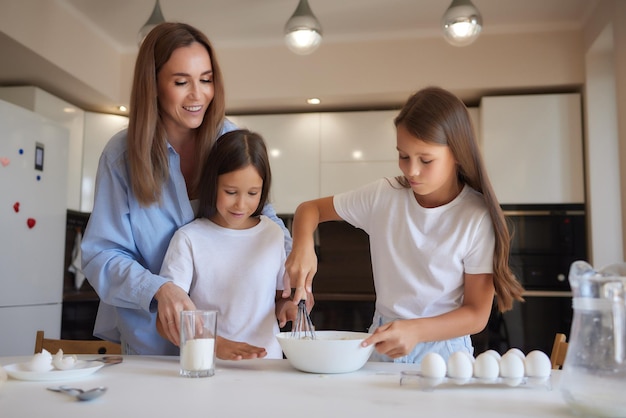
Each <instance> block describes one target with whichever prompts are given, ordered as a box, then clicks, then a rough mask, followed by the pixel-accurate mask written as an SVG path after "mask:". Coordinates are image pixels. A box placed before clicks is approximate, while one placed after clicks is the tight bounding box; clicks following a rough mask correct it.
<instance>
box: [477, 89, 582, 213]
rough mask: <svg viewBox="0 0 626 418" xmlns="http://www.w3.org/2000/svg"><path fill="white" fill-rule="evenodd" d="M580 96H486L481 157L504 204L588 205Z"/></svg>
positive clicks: (483, 103)
mask: <svg viewBox="0 0 626 418" xmlns="http://www.w3.org/2000/svg"><path fill="white" fill-rule="evenodd" d="M581 117H582V116H581V98H580V95H579V94H539V95H521V96H500V97H483V99H482V100H481V104H480V129H481V141H480V142H481V144H482V152H483V156H484V159H485V164H486V166H487V172H488V174H489V178H490V180H491V182H492V184H493V187H494V189H495V192H496V196H497V197H498V200H499V201H500V203H502V204H563V203H584V201H585V193H584V180H583V173H584V171H583V143H582V123H581Z"/></svg>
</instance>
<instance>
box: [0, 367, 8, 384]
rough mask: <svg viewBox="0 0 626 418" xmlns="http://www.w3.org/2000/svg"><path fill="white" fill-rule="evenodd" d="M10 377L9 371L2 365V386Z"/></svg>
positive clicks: (0, 375) (0, 376) (0, 373)
mask: <svg viewBox="0 0 626 418" xmlns="http://www.w3.org/2000/svg"><path fill="white" fill-rule="evenodd" d="M8 379H9V376H8V375H7V371H6V370H4V367H2V366H0V387H2V385H4V382H6V381H7V380H8Z"/></svg>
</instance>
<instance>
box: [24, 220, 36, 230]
mask: <svg viewBox="0 0 626 418" xmlns="http://www.w3.org/2000/svg"><path fill="white" fill-rule="evenodd" d="M36 223H37V221H36V220H34V219H33V218H28V219H27V220H26V225H28V228H30V229H33V227H34V226H35V224H36Z"/></svg>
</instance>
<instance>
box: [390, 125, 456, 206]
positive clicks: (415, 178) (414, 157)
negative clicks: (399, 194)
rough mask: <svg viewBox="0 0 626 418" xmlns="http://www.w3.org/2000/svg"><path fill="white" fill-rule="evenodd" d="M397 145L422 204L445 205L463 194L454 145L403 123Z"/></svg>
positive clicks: (406, 173)
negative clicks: (436, 140)
mask: <svg viewBox="0 0 626 418" xmlns="http://www.w3.org/2000/svg"><path fill="white" fill-rule="evenodd" d="M397 148H398V154H399V166H400V170H402V173H403V174H404V177H406V179H407V181H408V182H409V184H410V185H411V189H413V193H414V194H415V198H416V199H417V201H418V203H419V204H420V205H422V206H424V207H437V206H441V205H444V204H446V203H448V202H450V201H452V200H453V199H454V198H455V197H456V196H457V195H458V194H459V192H460V190H461V185H460V184H459V182H458V181H457V167H456V161H455V159H454V156H453V155H452V152H451V151H450V147H448V146H447V145H441V144H435V143H429V142H424V141H422V140H420V139H418V138H416V137H414V136H413V135H411V134H410V133H409V132H408V131H407V130H406V128H405V127H404V126H403V125H399V126H398V128H397Z"/></svg>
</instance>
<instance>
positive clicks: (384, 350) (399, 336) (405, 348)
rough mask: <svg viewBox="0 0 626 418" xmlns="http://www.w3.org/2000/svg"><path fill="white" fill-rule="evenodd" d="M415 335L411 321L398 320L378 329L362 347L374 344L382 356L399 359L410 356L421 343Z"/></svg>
mask: <svg viewBox="0 0 626 418" xmlns="http://www.w3.org/2000/svg"><path fill="white" fill-rule="evenodd" d="M415 335H416V333H415V327H414V326H413V325H412V323H411V322H410V321H407V320H398V321H393V322H389V323H387V324H384V325H381V326H380V327H378V328H376V330H375V331H374V333H373V334H372V336H371V337H368V338H366V339H365V340H364V341H363V343H361V345H362V346H363V347H367V346H369V345H372V344H374V345H375V347H376V351H378V352H379V353H380V354H385V355H387V356H389V357H391V358H398V357H403V356H406V355H407V354H409V353H410V352H411V351H412V350H413V348H414V347H415V345H416V344H417V343H418V342H419V341H418V340H417V338H416V337H415Z"/></svg>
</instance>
